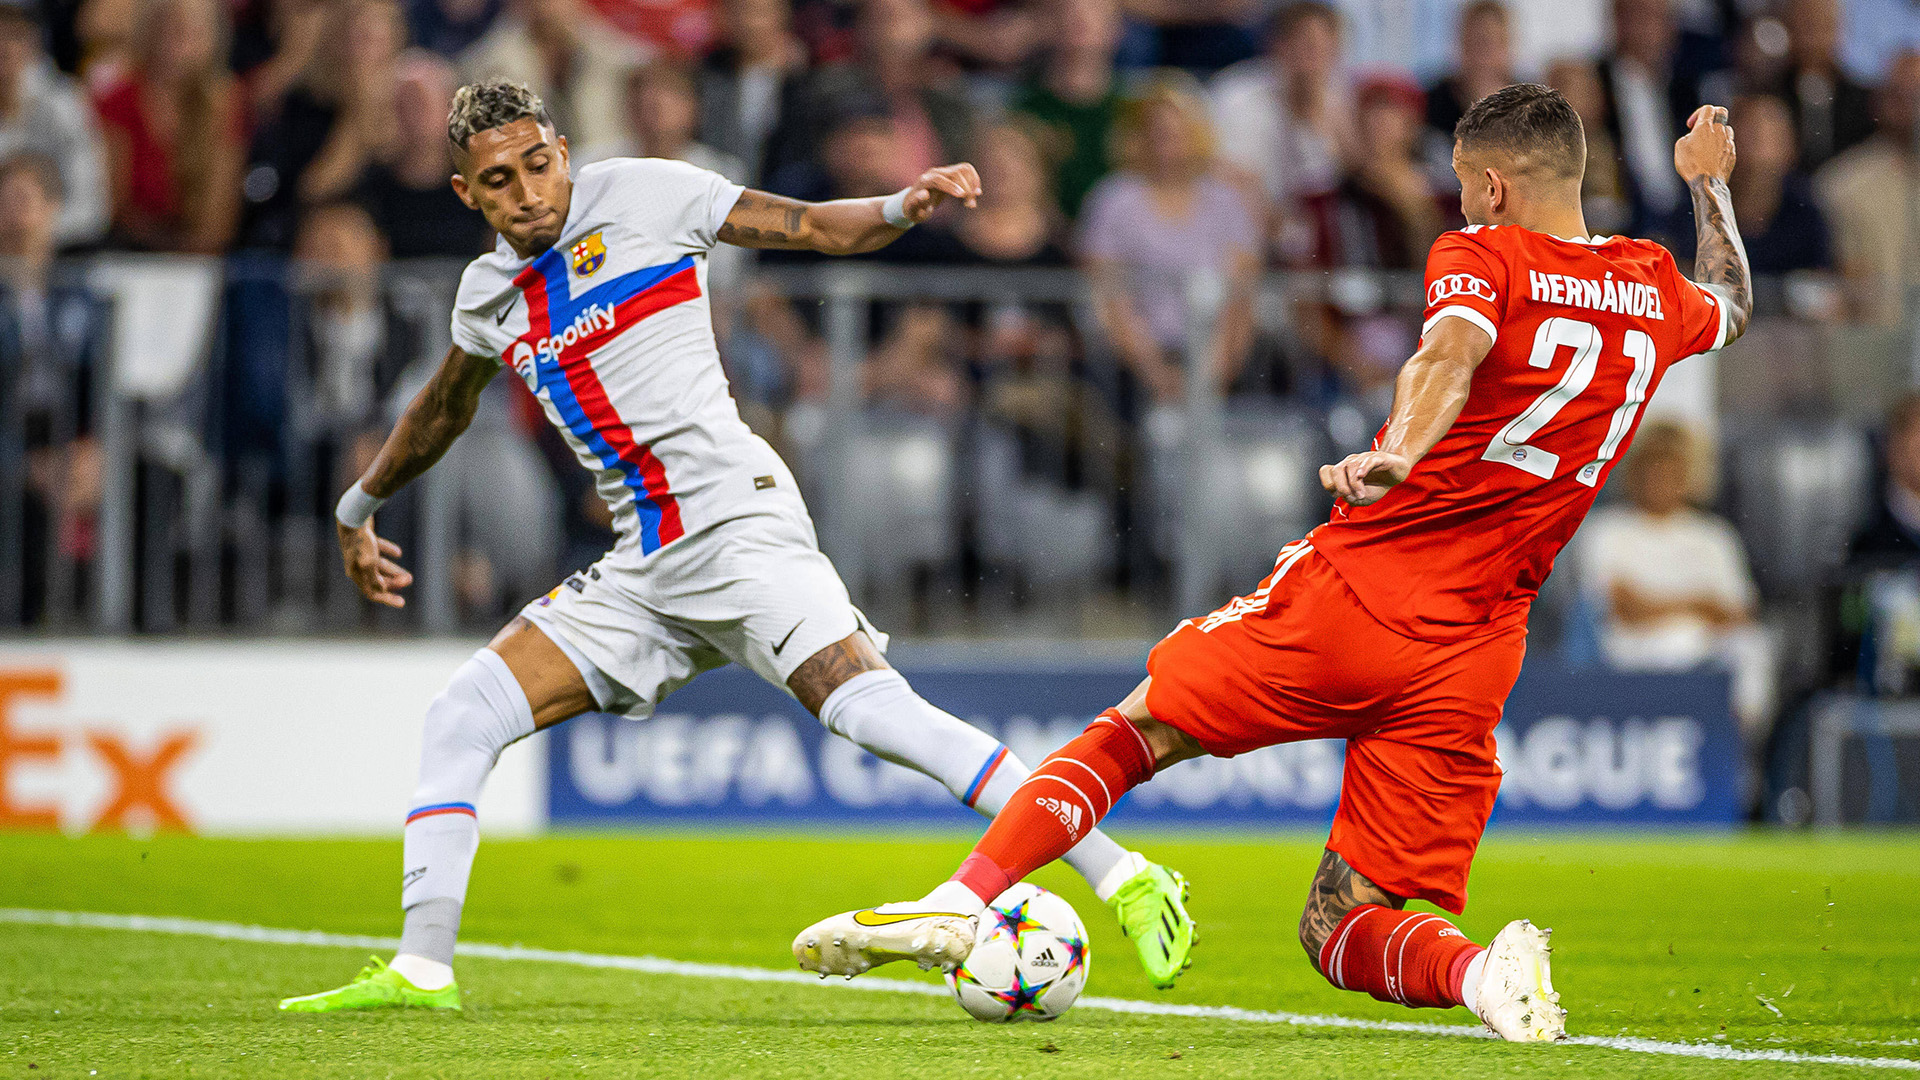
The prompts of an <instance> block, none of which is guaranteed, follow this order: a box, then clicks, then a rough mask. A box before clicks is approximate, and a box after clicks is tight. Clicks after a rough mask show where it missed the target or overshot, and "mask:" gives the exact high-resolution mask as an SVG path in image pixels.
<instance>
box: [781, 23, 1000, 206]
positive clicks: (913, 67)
mask: <svg viewBox="0 0 1920 1080" xmlns="http://www.w3.org/2000/svg"><path fill="white" fill-rule="evenodd" d="M855 29H856V31H857V32H858V42H859V53H858V55H857V56H856V58H855V59H854V60H853V61H851V62H847V63H838V64H831V65H828V66H826V67H823V68H820V69H819V70H817V71H816V72H814V74H813V76H812V77H811V78H810V79H808V80H807V85H806V87H805V91H804V92H803V93H801V94H798V95H793V96H791V97H789V98H788V99H787V100H786V101H785V102H784V103H783V113H784V114H783V115H782V117H781V119H780V123H779V126H778V128H777V129H776V131H775V132H774V135H773V143H772V145H771V147H770V148H769V150H768V161H767V166H766V167H767V169H768V170H769V175H770V176H771V175H773V174H776V173H778V172H779V171H780V170H782V169H786V168H789V167H790V166H792V165H793V164H794V163H796V162H804V161H807V160H809V159H817V158H818V156H819V154H820V153H821V148H822V145H823V143H824V141H825V135H826V127H825V124H823V121H824V122H825V123H838V122H839V121H840V120H841V119H842V118H844V117H845V116H847V115H848V114H849V113H850V112H851V111H856V110H859V109H866V108H869V106H868V105H867V103H869V102H879V103H880V105H881V106H882V107H883V108H884V110H885V112H886V113H887V115H888V116H890V117H891V118H892V125H893V147H892V156H891V157H890V158H889V159H887V160H886V161H884V162H880V163H878V164H877V168H879V169H880V170H881V171H883V172H884V173H885V174H886V175H887V176H888V177H889V178H890V179H889V180H888V185H889V186H888V187H887V189H886V190H888V191H894V190H898V189H899V188H902V187H905V186H906V185H908V184H910V183H912V182H913V181H914V180H916V179H918V178H919V176H920V174H921V173H923V172H925V171H926V170H927V169H929V168H932V167H933V166H935V165H938V164H941V163H942V162H947V161H959V160H963V159H964V158H965V157H966V156H967V152H968V150H969V148H970V147H971V145H972V139H973V108H972V106H971V105H970V104H969V102H968V101H967V97H966V93H965V89H964V87H963V86H962V85H961V84H960V82H959V79H958V77H957V75H955V74H954V73H953V72H952V71H951V70H950V68H949V67H948V66H947V65H943V64H941V63H939V62H938V61H937V59H936V58H935V57H934V56H933V54H932V51H931V50H932V45H933V17H932V15H931V14H930V13H929V12H928V10H927V0H865V2H864V3H863V4H861V6H860V10H859V15H858V21H857V22H856V23H855Z"/></svg>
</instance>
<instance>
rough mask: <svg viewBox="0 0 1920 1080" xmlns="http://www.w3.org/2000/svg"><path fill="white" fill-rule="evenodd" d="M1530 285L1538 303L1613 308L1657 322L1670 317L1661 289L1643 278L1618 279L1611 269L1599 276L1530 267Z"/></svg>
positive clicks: (1599, 309)
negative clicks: (1546, 272) (1547, 270)
mask: <svg viewBox="0 0 1920 1080" xmlns="http://www.w3.org/2000/svg"><path fill="white" fill-rule="evenodd" d="M1527 284H1528V285H1529V286H1530V287H1531V289H1532V292H1533V300H1534V301H1535V302H1536V303H1541V304H1565V305H1566V306H1568V307H1579V308H1591V309H1592V310H1594V311H1611V312H1615V313H1617V314H1621V315H1632V316H1633V317H1634V318H1637V319H1653V320H1654V321H1656V322H1664V321H1665V320H1666V318H1667V313H1666V311H1664V310H1663V309H1662V308H1661V307H1660V290H1659V289H1656V288H1654V287H1653V286H1652V285H1648V284H1647V283H1646V282H1643V281H1615V280H1614V277H1613V274H1612V273H1611V272H1609V273H1608V274H1607V276H1606V277H1604V278H1599V279H1595V278H1578V277H1573V276H1572V275H1569V274H1543V273H1541V272H1540V271H1538V270H1528V271H1527Z"/></svg>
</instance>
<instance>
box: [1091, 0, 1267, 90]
mask: <svg viewBox="0 0 1920 1080" xmlns="http://www.w3.org/2000/svg"><path fill="white" fill-rule="evenodd" d="M1122 7H1123V8H1124V10H1125V11H1126V13H1127V20H1128V24H1129V25H1128V28H1127V40H1126V42H1125V44H1123V45H1122V47H1121V54H1122V59H1121V64H1122V66H1124V67H1129V68H1142V67H1176V68H1183V69H1185V70H1187V71H1192V72H1197V73H1203V74H1204V73H1211V72H1215V71H1218V70H1220V69H1221V68H1224V67H1227V66H1229V65H1232V64H1236V63H1239V62H1240V61H1242V60H1247V59H1250V58H1251V57H1253V56H1254V54H1255V53H1257V52H1258V51H1259V47H1260V46H1259V38H1258V36H1257V34H1256V33H1255V32H1254V31H1253V29H1252V28H1253V27H1254V26H1255V25H1256V23H1257V21H1258V19H1259V16H1260V13H1261V11H1262V10H1264V9H1265V7H1266V5H1264V4H1262V3H1260V2H1259V0H1125V2H1124V3H1123V5H1122Z"/></svg>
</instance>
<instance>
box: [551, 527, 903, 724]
mask: <svg viewBox="0 0 1920 1080" xmlns="http://www.w3.org/2000/svg"><path fill="white" fill-rule="evenodd" d="M792 502H793V504H794V505H793V506H791V507H787V506H778V507H769V508H768V509H767V510H766V511H764V512H761V513H756V514H751V515H748V516H745V517H740V518H735V519H733V520H732V521H727V522H723V523H722V524H719V525H716V526H713V527H712V528H708V529H704V530H701V531H700V532H698V533H695V534H692V535H689V536H684V537H681V538H680V539H679V540H676V541H674V542H673V543H671V544H668V545H667V546H666V547H663V548H661V549H660V550H658V551H656V552H654V553H653V554H652V555H649V556H647V558H646V559H645V561H644V562H641V563H640V564H639V565H637V566H635V565H632V564H631V563H630V560H628V559H627V558H624V557H623V558H620V560H619V561H621V562H623V563H628V565H625V566H615V565H614V563H615V561H616V555H615V554H609V555H608V556H607V557H605V558H603V559H601V560H600V561H599V562H597V563H595V564H594V565H593V566H591V567H589V568H588V569H587V570H586V572H584V573H580V574H574V575H573V576H571V577H569V578H567V579H566V580H565V581H563V582H561V583H560V585H559V587H557V588H555V589H554V590H553V591H552V592H550V593H548V594H547V595H545V596H543V597H541V598H540V599H538V600H535V601H534V602H533V603H531V604H528V605H527V606H526V607H525V608H523V609H522V610H521V612H520V614H521V615H522V616H523V617H525V618H526V619H527V620H528V621H529V622H531V623H533V624H534V625H535V626H538V627H539V628H540V629H541V631H542V632H544V633H545V634H546V635H547V636H548V637H550V638H552V639H554V641H555V643H556V644H558V645H559V646H560V647H561V649H562V651H564V652H566V653H567V655H568V656H569V657H570V658H572V660H573V661H574V664H575V666H577V667H579V668H580V673H581V676H582V677H583V678H585V679H586V681H587V686H588V687H589V688H590V689H592V691H593V694H594V698H595V699H596V700H597V701H598V702H599V704H600V708H601V709H602V710H604V711H606V712H611V713H621V714H624V715H627V716H631V717H635V718H642V717H646V716H650V715H652V713H653V710H654V708H655V707H656V706H658V705H659V704H660V702H661V701H663V700H665V698H666V696H667V695H668V694H671V693H673V692H674V691H675V690H678V689H679V688H680V687H682V686H684V685H686V684H687V683H688V682H689V681H691V680H692V679H693V677H694V676H696V675H698V674H700V673H701V672H703V671H708V670H711V669H713V668H717V667H721V666H723V665H725V664H728V663H734V664H740V665H742V666H744V667H746V668H748V669H749V670H751V671H753V672H754V673H755V674H756V675H759V676H760V677H761V678H763V679H765V680H767V681H768V682H770V683H772V684H773V685H775V686H777V687H779V688H780V689H782V690H786V689H787V679H788V677H789V676H791V675H792V674H793V672H794V669H796V668H798V667H799V666H800V665H801V664H803V663H805V662H806V661H807V660H808V659H809V658H810V657H812V656H813V655H814V654H815V653H817V652H819V651H820V650H821V649H824V648H826V647H827V646H829V645H832V644H833V643H835V642H837V641H841V640H843V639H844V638H846V637H847V636H848V635H850V634H852V633H853V632H854V631H855V630H865V631H866V632H867V635H868V636H869V637H871V638H872V639H873V642H874V645H875V646H876V647H877V648H879V649H880V650H881V651H883V652H884V651H885V650H886V647H887V636H886V635H885V634H882V633H880V632H879V631H877V630H875V629H874V628H873V627H872V625H871V624H869V623H868V622H867V619H866V616H865V615H863V614H861V613H860V611H859V609H857V608H855V607H854V606H853V602H852V601H851V600H850V599H849V598H848V596H847V587H846V585H844V584H843V583H842V582H841V581H840V574H839V572H838V571H836V570H834V568H833V564H832V563H831V562H829V561H827V557H826V556H825V555H823V554H821V553H820V547H819V544H818V543H817V541H816V540H815V538H814V532H813V522H812V520H811V519H810V518H808V516H807V512H806V509H805V507H804V506H801V505H800V504H799V500H798V499H797V498H796V499H794V500H792ZM789 692H790V691H789Z"/></svg>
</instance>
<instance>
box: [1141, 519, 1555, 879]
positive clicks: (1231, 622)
mask: <svg viewBox="0 0 1920 1080" xmlns="http://www.w3.org/2000/svg"><path fill="white" fill-rule="evenodd" d="M1526 638H1527V632H1526V627H1525V626H1524V625H1522V626H1516V627H1513V628H1511V629H1508V630H1502V631H1498V632H1495V633H1492V634H1488V635H1486V636H1484V637H1477V638H1468V639H1467V640H1465V641H1457V642H1453V643H1451V644H1436V643H1433V642H1427V641H1416V640H1414V639H1413V638H1408V637H1403V636H1401V635H1399V634H1397V633H1395V632H1393V631H1392V630H1389V629H1387V628H1386V627H1384V626H1382V625H1380V624H1379V623H1378V622H1376V621H1375V620H1374V618H1373V616H1371V615H1369V614H1367V610H1366V609H1365V608H1363V607H1361V606H1360V600H1359V598H1358V597H1356V596H1354V594H1353V590H1351V589H1349V588H1348V587H1347V583H1346V581H1345V580H1343V579H1342V578H1341V577H1340V574H1339V572H1338V571H1336V570H1334V568H1333V566H1332V565H1331V564H1330V563H1328V562H1327V560H1326V559H1325V558H1324V557H1323V556H1321V555H1320V554H1319V553H1318V552H1316V551H1314V550H1313V548H1312V547H1310V546H1309V545H1308V544H1307V542H1306V541H1304V540H1302V541H1299V542H1297V543H1294V544H1289V545H1288V546H1287V547H1286V548H1284V549H1282V550H1281V552H1280V561H1279V562H1278V563H1277V564H1276V565H1275V566H1274V569H1273V573H1272V574H1270V575H1268V576H1267V579H1266V580H1265V581H1263V582H1261V583H1260V588H1259V589H1257V590H1256V591H1254V592H1253V593H1252V594H1251V595H1248V596H1243V597H1240V598H1239V599H1237V600H1234V601H1232V602H1231V603H1229V604H1227V605H1226V606H1225V607H1223V608H1221V609H1219V610H1218V611H1215V612H1214V613H1213V614H1211V615H1208V616H1206V617H1204V618H1199V619H1189V620H1187V621H1186V622H1183V623H1181V624H1180V625H1179V627H1178V628H1176V629H1175V630H1174V632H1173V633H1171V634H1169V635H1167V637H1166V638H1165V639H1163V640H1162V641H1161V642H1160V644H1158V645H1156V646H1154V649H1153V652H1152V654H1151V655H1149V656H1148V657H1147V673H1148V675H1150V676H1151V677H1152V682H1151V683H1150V684H1149V685H1148V687H1147V711H1148V712H1149V713H1151V714H1152V715H1153V717H1154V719H1156V720H1159V721H1160V722H1162V723H1165V724H1170V725H1172V726H1173V727H1176V728H1179V729H1180V730H1181V731H1184V732H1186V733H1187V734H1189V735H1191V736H1193V737H1194V739H1195V740H1197V741H1198V742H1199V743H1200V745H1201V746H1203V747H1205V748H1206V750H1207V752H1208V753H1210V754H1214V755H1216V756H1219V757H1232V756H1233V755H1235V754H1243V753H1246V752H1247V751H1249V750H1255V749H1258V748H1260V747H1262V746H1271V745H1273V744H1275V743H1284V742H1299V741H1301V740H1304V739H1326V738H1339V739H1346V740H1347V763H1346V772H1345V775H1344V776H1343V777H1342V779H1341V784H1340V809H1339V810H1338V812H1336V813H1335V814H1334V818H1333V835H1332V836H1331V838H1330V839H1329V840H1328V841H1327V847H1329V848H1331V849H1332V850H1334V851H1337V852H1339V853H1340V855H1341V856H1342V857H1343V858H1345V859H1346V860H1347V862H1349V863H1351V864H1352V865H1353V867H1354V869H1356V870H1358V871H1360V872H1361V873H1362V874H1365V875H1366V876H1367V877H1368V878H1369V879H1371V880H1372V881H1373V882H1374V883H1375V884H1377V885H1379V886H1380V887H1381V888H1383V889H1385V890H1387V891H1388V892H1390V893H1393V894H1394V895H1396V896H1405V897H1417V898H1419V899H1422V900H1429V901H1432V902H1433V903H1435V904H1438V905H1439V906H1441V907H1443V908H1445V909H1447V910H1448V911H1451V912H1453V913H1455V914H1458V913H1459V912H1460V911H1462V910H1463V909H1464V908H1465V907H1466V905H1467V871H1468V869H1469V868H1470V867H1471V866H1472V864H1473V852H1474V849H1475V848H1476V847H1478V846H1479V843H1480V834H1481V833H1482V832H1484V831H1485V830H1486V826H1487V817H1488V815H1490V814H1492V813H1493V798H1494V795H1495V794H1496V793H1498V791H1499V790H1500V767H1499V765H1498V764H1497V762H1496V761H1495V759H1494V741H1493V729H1494V726H1495V725H1496V724H1498V723H1499V722H1500V710H1501V707H1502V706H1503V705H1504V704H1505V703H1506V700H1507V694H1508V693H1509V692H1511V691H1512V690H1513V682H1514V680H1515V679H1517V678H1518V677H1519V675H1520V661H1521V658H1522V657H1523V656H1524V655H1525V654H1526Z"/></svg>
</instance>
